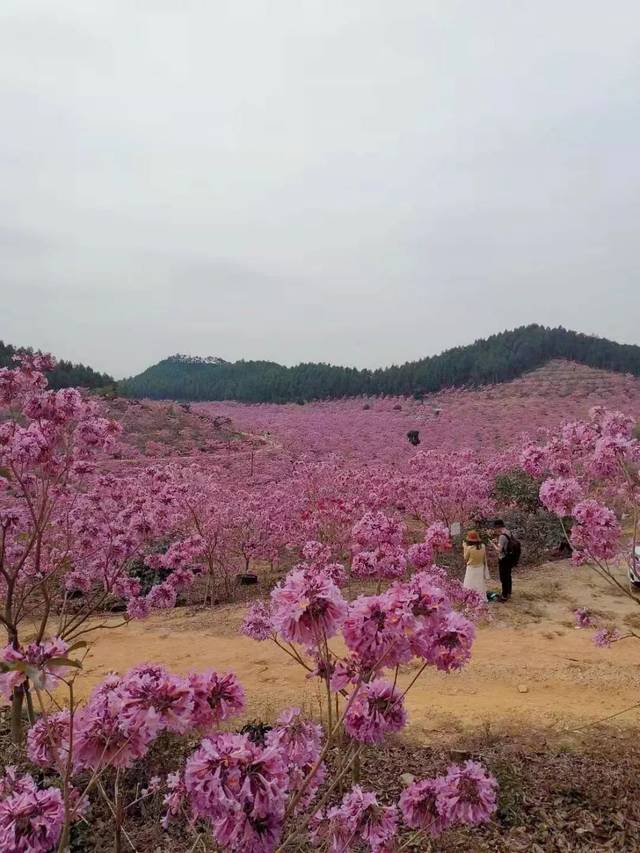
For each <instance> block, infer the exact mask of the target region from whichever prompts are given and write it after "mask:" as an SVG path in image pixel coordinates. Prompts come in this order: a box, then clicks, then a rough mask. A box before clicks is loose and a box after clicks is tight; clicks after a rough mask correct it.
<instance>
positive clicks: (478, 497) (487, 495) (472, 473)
mask: <svg viewBox="0 0 640 853" xmlns="http://www.w3.org/2000/svg"><path fill="white" fill-rule="evenodd" d="M399 486H400V488H399V495H400V496H401V500H402V503H403V505H404V506H405V507H406V509H407V510H408V511H411V513H412V514H413V515H414V516H415V517H416V518H418V519H420V520H421V521H423V522H424V523H425V524H427V525H429V524H432V523H433V522H436V521H440V522H444V523H445V524H446V525H447V526H448V527H450V526H451V524H452V523H453V522H455V521H458V522H464V521H466V520H467V519H470V518H478V517H486V516H487V515H489V514H491V512H492V511H493V509H494V505H493V501H492V498H491V492H492V487H493V477H492V474H491V469H490V467H489V466H488V465H487V464H486V463H485V462H483V461H482V460H481V459H480V458H478V457H477V456H476V455H475V454H473V453H472V452H471V451H448V452H443V451H439V450H426V451H420V452H419V453H416V454H415V456H414V457H413V459H412V460H411V465H410V473H409V475H408V476H407V477H404V478H402V480H401V482H400V484H399Z"/></svg>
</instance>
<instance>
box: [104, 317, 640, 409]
mask: <svg viewBox="0 0 640 853" xmlns="http://www.w3.org/2000/svg"><path fill="white" fill-rule="evenodd" d="M553 359H564V360H569V361H574V362H577V363H579V364H582V365H586V366H588V367H593V368H600V369H603V370H608V371H612V372H615V373H630V374H632V375H634V376H640V346H635V345H628V344H619V343H615V342H614V341H609V340H606V339H605V338H599V337H594V336H590V335H583V334H580V333H578V332H573V331H569V330H567V329H564V328H562V327H559V328H553V329H552V328H547V327H544V326H539V325H530V326H522V327H520V328H518V329H514V330H512V331H505V332H501V333H500V334H497V335H492V336H491V337H489V338H486V339H482V340H477V341H475V343H473V344H470V345H469V346H464V347H455V348H453V349H449V350H446V351H445V352H443V353H441V354H440V355H435V356H430V357H428V358H424V359H421V360H420V361H413V362H407V363H406V364H403V365H400V366H396V365H394V366H391V367H387V368H380V369H377V370H358V369H357V368H353V367H338V366H334V365H330V364H324V363H321V364H313V363H308V364H299V365H296V366H295V367H284V366H282V365H279V364H276V363H275V362H270V361H236V362H228V361H224V360H223V359H212V358H209V359H200V358H189V357H187V356H183V355H178V356H172V357H170V358H166V359H164V360H163V361H160V362H159V363H158V364H156V365H154V366H152V367H149V368H148V369H147V370H145V371H144V372H143V373H140V374H139V375H138V376H134V377H132V378H130V379H126V380H123V381H122V382H121V383H120V385H119V389H120V393H121V394H123V395H125V396H130V397H150V398H155V399H179V400H239V401H243V402H274V403H285V402H304V401H306V400H328V399H338V398H342V397H356V396H360V395H365V396H377V395H381V394H385V395H404V396H409V395H415V396H417V397H421V396H423V395H425V394H429V393H433V392H437V391H440V390H442V389H444V388H462V387H469V386H471V387H478V386H482V385H491V384H495V383H499V382H506V381H509V380H512V379H515V378H517V377H519V376H522V375H523V374H524V373H527V372H528V371H531V370H535V369H536V368H538V367H541V366H543V365H544V364H546V363H547V362H549V361H551V360H553Z"/></svg>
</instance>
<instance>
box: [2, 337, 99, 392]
mask: <svg viewBox="0 0 640 853" xmlns="http://www.w3.org/2000/svg"><path fill="white" fill-rule="evenodd" d="M22 352H33V350H32V349H31V347H14V346H12V345H11V344H5V343H3V341H0V367H15V362H14V360H13V356H14V355H17V354H18V353H22ZM46 376H47V379H48V380H49V387H50V388H53V389H56V390H57V389H58V388H106V387H109V386H113V385H114V384H115V380H114V378H113V377H112V376H109V374H108V373H98V371H96V370H94V369H93V368H91V367H87V366H86V365H84V364H73V363H72V362H71V361H65V360H64V359H61V360H60V361H58V362H57V363H56V366H55V368H54V369H53V370H50V371H48V372H47V374H46Z"/></svg>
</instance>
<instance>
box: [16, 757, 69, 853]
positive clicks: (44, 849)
mask: <svg viewBox="0 0 640 853" xmlns="http://www.w3.org/2000/svg"><path fill="white" fill-rule="evenodd" d="M63 823H64V804H63V799H62V792H61V791H60V789H59V788H53V787H52V788H39V787H38V786H37V785H36V783H35V781H34V780H33V777H31V776H29V775H24V776H18V773H17V771H16V769H15V767H7V768H5V775H4V776H3V777H1V778H0V850H3V851H5V853H49V851H50V850H52V849H53V848H54V847H55V845H56V844H57V843H58V839H59V838H60V833H61V831H62V826H63Z"/></svg>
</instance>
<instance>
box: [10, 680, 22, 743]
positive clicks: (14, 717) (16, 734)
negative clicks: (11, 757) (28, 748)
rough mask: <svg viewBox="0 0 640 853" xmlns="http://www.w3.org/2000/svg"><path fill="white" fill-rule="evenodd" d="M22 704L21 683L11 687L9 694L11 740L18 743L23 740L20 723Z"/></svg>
mask: <svg viewBox="0 0 640 853" xmlns="http://www.w3.org/2000/svg"><path fill="white" fill-rule="evenodd" d="M23 704H24V689H23V687H22V685H20V686H18V687H14V688H13V695H12V696H11V740H12V741H13V742H14V743H16V744H20V743H22V741H23V740H24V727H23V725H22V706H23Z"/></svg>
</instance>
